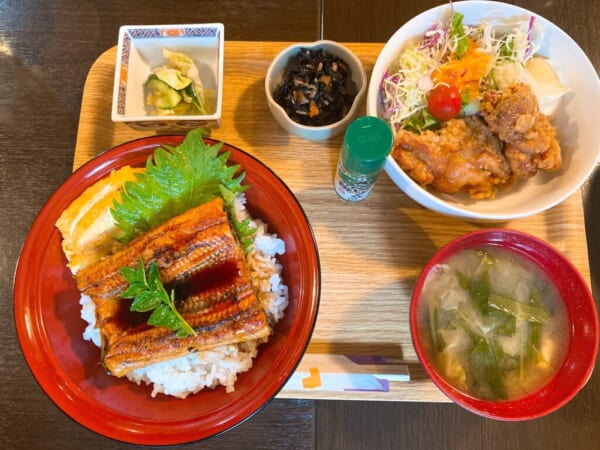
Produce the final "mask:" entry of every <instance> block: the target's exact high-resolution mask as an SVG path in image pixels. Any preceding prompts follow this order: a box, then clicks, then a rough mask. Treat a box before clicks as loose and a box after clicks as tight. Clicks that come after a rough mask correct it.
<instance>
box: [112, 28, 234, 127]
mask: <svg viewBox="0 0 600 450" xmlns="http://www.w3.org/2000/svg"><path fill="white" fill-rule="evenodd" d="M224 39H225V38H224V26H223V24H220V23H210V24H187V25H139V26H136V25H126V26H122V27H121V28H120V29H119V40H118V45H117V61H116V67H115V80H114V87H113V103H112V114H111V117H112V120H113V121H114V122H124V123H126V124H127V125H129V126H130V127H132V128H135V129H141V130H158V131H183V130H189V129H193V128H199V127H204V128H216V127H218V126H220V124H221V110H222V104H223V41H224ZM165 48H166V49H167V50H170V51H174V52H181V53H185V54H186V55H187V56H189V57H190V58H191V59H192V60H193V61H194V63H195V64H196V66H197V67H198V71H199V74H200V80H201V81H202V84H203V86H204V88H205V90H207V91H209V92H211V93H212V95H211V96H210V101H211V107H212V108H211V109H212V113H211V114H204V115H203V114H194V115H192V114H188V115H168V116H166V115H153V114H152V111H151V109H149V108H148V106H147V105H146V98H145V93H144V83H145V82H146V80H147V79H148V76H149V75H150V74H151V73H152V71H153V70H154V69H155V68H157V67H159V66H161V65H163V64H164V63H165V62H166V60H165V58H164V56H163V49H165Z"/></svg>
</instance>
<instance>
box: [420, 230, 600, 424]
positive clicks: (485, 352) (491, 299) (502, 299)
mask: <svg viewBox="0 0 600 450" xmlns="http://www.w3.org/2000/svg"><path fill="white" fill-rule="evenodd" d="M459 254H460V255H463V256H465V255H470V257H471V259H470V260H466V261H462V262H460V261H459V260H458V259H456V258H457V255H459ZM478 258H479V259H478ZM506 258H508V261H509V262H507V260H506ZM510 261H512V262H510ZM519 267H521V269H518V268H519ZM507 268H508V269H507ZM515 268H516V269H515ZM503 277H508V278H503ZM540 286H543V287H542V288H540ZM539 292H543V294H542V295H537V294H536V293H539ZM511 293H514V295H515V296H516V297H513V298H511ZM515 298H516V300H515ZM552 302H554V304H552ZM532 305H533V306H532ZM544 311H546V312H544ZM410 327H411V333H412V339H413V344H414V347H415V350H416V353H417V355H418V358H419V360H420V362H421V364H422V365H423V367H424V368H425V370H426V372H427V374H428V375H429V376H430V377H431V379H432V380H433V382H434V383H435V384H436V385H437V387H438V388H439V389H440V390H441V391H442V392H443V393H444V394H445V395H446V396H447V397H449V398H450V399H451V400H452V401H454V402H455V403H456V404H458V405H460V406H462V407H463V408H465V409H467V410H469V411H471V412H473V413H476V414H479V415H481V416H484V417H488V418H492V419H498V420H505V421H523V420H530V419H534V418H538V417H541V416H544V415H547V414H550V413H552V412H554V411H556V410H557V409H559V408H560V407H562V406H563V405H565V404H566V403H567V402H568V401H570V400H571V399H572V398H573V397H574V396H575V395H576V394H577V393H578V392H579V391H580V390H581V389H582V388H583V386H584V385H585V384H586V382H587V380H588V379H589V378H590V376H591V373H592V371H593V368H594V363H595V360H596V355H597V352H598V315H597V310H596V305H595V303H594V299H593V297H592V294H591V291H590V288H589V286H588V283H587V282H586V280H584V278H583V277H582V276H581V274H580V273H579V272H578V270H577V269H576V268H575V267H574V266H573V264H572V263H571V262H570V261H569V260H567V259H566V258H565V256H564V255H562V254H561V253H560V252H559V251H557V250H556V249H555V248H553V247H552V246H551V245H549V244H548V243H546V242H544V241H542V240H541V239H539V238H536V237H533V236H531V235H528V234H526V233H522V232H519V231H514V230H507V229H483V230H478V231H474V232H471V233H467V234H465V235H463V236H461V237H458V238H456V239H454V240H453V241H451V242H449V243H448V244H446V245H445V246H444V247H442V248H441V249H440V250H439V251H438V252H436V254H435V255H434V256H433V257H432V258H431V260H430V261H429V262H428V263H427V265H426V266H425V267H424V268H423V270H422V272H421V274H420V275H419V277H418V279H417V282H416V284H415V288H414V291H413V294H412V299H411V305H410ZM534 329H535V330H536V331H533V330H534ZM515 343H516V345H515ZM455 350H456V353H454V351H455ZM554 350H556V352H557V353H553V351H554ZM531 361H533V362H531ZM538 369H540V374H538V375H534V374H535V373H536V371H537V370H538ZM542 369H543V370H542ZM533 376H537V377H538V378H537V380H536V381H535V382H533V381H531V382H530V381H528V380H530V378H529V377H533Z"/></svg>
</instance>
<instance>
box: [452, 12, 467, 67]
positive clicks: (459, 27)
mask: <svg viewBox="0 0 600 450" xmlns="http://www.w3.org/2000/svg"><path fill="white" fill-rule="evenodd" d="M463 18H464V15H463V14H461V13H459V12H454V14H453V15H452V20H451V23H450V37H451V38H453V39H456V58H457V59H460V58H462V57H463V55H464V54H465V53H466V51H467V49H468V48H469V40H468V38H467V35H466V34H465V29H464V27H463V23H462V21H463Z"/></svg>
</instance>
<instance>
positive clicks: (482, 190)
mask: <svg viewBox="0 0 600 450" xmlns="http://www.w3.org/2000/svg"><path fill="white" fill-rule="evenodd" d="M392 156H393V157H394V159H395V160H396V161H397V162H398V164H399V165H400V167H401V168H402V169H403V170H404V171H405V172H406V173H407V174H408V175H409V176H410V177H411V178H412V179H413V180H415V181H416V182H417V183H419V184H421V185H422V186H427V185H431V186H432V187H434V188H435V189H436V190H438V191H440V192H444V193H447V194H455V193H457V192H466V193H468V194H469V196H470V197H471V198H474V199H488V198H493V197H494V196H495V194H496V191H497V189H498V188H499V187H505V186H508V185H510V184H511V183H512V181H513V178H512V175H511V170H510V167H509V166H508V164H507V161H506V159H505V158H504V155H503V145H502V142H501V141H500V140H499V139H498V137H497V136H495V135H494V134H493V133H492V132H491V131H490V130H489V128H488V127H487V126H486V125H485V123H484V122H483V121H482V120H481V119H479V118H477V117H467V118H465V119H453V120H450V121H448V122H446V123H445V124H444V125H443V127H442V128H441V129H439V130H436V131H431V130H427V131H424V132H423V133H421V134H414V133H412V132H410V131H406V130H400V131H398V133H397V135H396V140H395V143H394V149H393V150H392Z"/></svg>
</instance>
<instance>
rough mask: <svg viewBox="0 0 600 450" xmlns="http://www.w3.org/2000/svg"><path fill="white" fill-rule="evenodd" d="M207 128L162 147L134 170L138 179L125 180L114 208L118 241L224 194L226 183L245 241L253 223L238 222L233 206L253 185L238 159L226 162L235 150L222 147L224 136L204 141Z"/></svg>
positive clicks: (229, 205) (228, 201) (229, 206)
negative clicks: (246, 182)
mask: <svg viewBox="0 0 600 450" xmlns="http://www.w3.org/2000/svg"><path fill="white" fill-rule="evenodd" d="M203 131H204V130H202V129H196V130H192V131H190V132H188V134H187V135H186V137H185V139H184V140H183V142H182V143H181V144H180V145H178V146H176V147H173V146H169V145H163V146H162V147H159V148H158V149H156V150H155V152H154V154H153V155H152V156H150V157H148V159H147V161H146V171H145V172H140V173H138V174H136V178H137V180H136V181H129V182H127V183H125V186H124V187H123V189H122V192H121V200H120V201H114V202H113V207H112V208H111V214H112V217H113V219H114V221H115V223H116V226H117V228H118V229H119V230H120V232H119V234H118V236H116V238H117V239H118V240H119V241H120V242H122V243H127V242H129V241H131V240H132V239H133V238H135V237H136V236H139V235H140V234H143V233H145V232H146V231H148V230H150V229H152V228H154V227H156V226H158V225H160V224H161V223H163V222H165V221H167V220H168V219H170V218H172V217H174V216H176V215H178V214H181V213H183V212H185V211H187V210H188V209H190V208H193V207H196V206H199V205H201V204H203V203H206V202H208V201H210V200H213V199H214V198H216V197H218V196H222V189H223V188H225V189H226V190H227V191H229V192H231V193H232V197H231V196H229V197H228V198H225V197H224V200H225V204H226V207H227V209H228V211H229V212H230V219H231V220H232V222H233V223H234V227H235V229H236V231H238V232H240V233H241V235H240V240H242V242H243V241H244V237H245V234H246V233H247V232H249V230H248V229H249V227H247V226H245V225H244V224H243V223H238V221H237V220H236V218H235V215H231V211H233V199H234V198H235V196H236V195H237V194H239V193H242V192H244V191H246V190H247V189H248V188H249V187H250V186H249V185H242V181H243V179H244V177H245V175H246V174H245V172H240V166H239V165H231V166H228V165H227V161H228V159H229V157H230V155H231V153H230V152H222V153H219V152H220V150H221V147H222V145H223V143H222V142H219V143H217V144H215V145H210V144H208V143H206V142H205V141H204V139H203Z"/></svg>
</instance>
